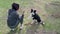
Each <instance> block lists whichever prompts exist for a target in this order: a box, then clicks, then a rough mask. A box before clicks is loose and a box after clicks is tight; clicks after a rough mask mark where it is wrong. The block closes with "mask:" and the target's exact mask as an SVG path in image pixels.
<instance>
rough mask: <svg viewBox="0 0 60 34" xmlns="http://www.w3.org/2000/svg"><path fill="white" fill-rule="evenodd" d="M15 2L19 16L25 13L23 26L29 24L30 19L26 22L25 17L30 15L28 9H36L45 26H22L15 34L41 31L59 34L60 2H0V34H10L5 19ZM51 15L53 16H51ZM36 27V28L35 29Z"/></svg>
mask: <svg viewBox="0 0 60 34" xmlns="http://www.w3.org/2000/svg"><path fill="white" fill-rule="evenodd" d="M13 2H15V3H18V4H20V10H19V14H21V12H22V11H25V18H24V24H27V23H31V21H32V20H31V19H30V20H28V19H27V17H28V15H29V14H30V13H29V12H30V9H31V8H33V9H36V10H37V13H38V14H39V15H40V17H41V19H42V20H43V21H44V23H45V26H44V27H43V26H39V27H38V26H36V25H35V26H33V25H32V27H31V26H30V25H27V26H24V28H23V30H22V31H21V32H19V26H18V30H17V31H16V34H18V32H19V33H21V34H27V33H26V32H27V30H28V29H31V30H36V29H38V30H43V31H46V32H48V31H53V32H55V33H57V34H60V0H0V34H11V33H12V32H10V29H9V27H8V26H7V22H6V18H7V12H8V10H9V9H10V8H11V4H12V3H13ZM51 15H53V16H51ZM37 27H38V28H37Z"/></svg>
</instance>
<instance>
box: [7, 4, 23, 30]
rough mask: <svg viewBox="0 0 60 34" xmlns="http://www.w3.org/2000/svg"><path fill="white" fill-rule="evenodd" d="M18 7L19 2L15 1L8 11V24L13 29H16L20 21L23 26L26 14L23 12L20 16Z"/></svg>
mask: <svg viewBox="0 0 60 34" xmlns="http://www.w3.org/2000/svg"><path fill="white" fill-rule="evenodd" d="M18 9H19V4H17V3H13V4H12V9H9V11H8V18H7V25H8V27H9V28H10V29H11V30H15V28H16V27H17V26H18V24H19V22H20V23H21V27H22V24H23V18H24V14H22V16H19V14H18V13H17V11H18Z"/></svg>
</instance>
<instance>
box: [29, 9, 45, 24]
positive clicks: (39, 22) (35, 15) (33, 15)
mask: <svg viewBox="0 0 60 34" xmlns="http://www.w3.org/2000/svg"><path fill="white" fill-rule="evenodd" d="M30 13H31V17H32V20H33V21H35V22H36V21H37V24H42V25H44V23H43V21H42V20H41V18H40V16H39V15H38V14H37V13H36V10H33V9H31V12H30Z"/></svg>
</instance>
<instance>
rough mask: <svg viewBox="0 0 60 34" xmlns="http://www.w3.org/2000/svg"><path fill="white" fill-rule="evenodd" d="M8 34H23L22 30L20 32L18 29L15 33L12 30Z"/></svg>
mask: <svg viewBox="0 0 60 34" xmlns="http://www.w3.org/2000/svg"><path fill="white" fill-rule="evenodd" d="M7 34H21V30H20V29H19V30H18V28H17V29H16V30H14V31H12V30H10V31H9V32H8V33H7Z"/></svg>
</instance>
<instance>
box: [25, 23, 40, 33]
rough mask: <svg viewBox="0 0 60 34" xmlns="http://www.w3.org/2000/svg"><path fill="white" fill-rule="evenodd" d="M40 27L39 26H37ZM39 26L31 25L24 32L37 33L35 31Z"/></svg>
mask: <svg viewBox="0 0 60 34" xmlns="http://www.w3.org/2000/svg"><path fill="white" fill-rule="evenodd" d="M39 25H40V24H39ZM39 25H37V24H35V23H33V24H32V25H31V26H29V28H28V29H27V31H26V34H35V32H37V29H38V28H39Z"/></svg>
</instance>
